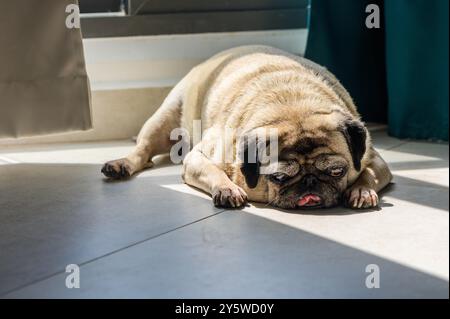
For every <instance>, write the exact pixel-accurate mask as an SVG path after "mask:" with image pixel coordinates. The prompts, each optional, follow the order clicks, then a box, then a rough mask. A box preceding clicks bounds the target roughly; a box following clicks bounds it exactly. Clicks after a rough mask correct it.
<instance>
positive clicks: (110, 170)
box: [101, 82, 183, 179]
mask: <svg viewBox="0 0 450 319" xmlns="http://www.w3.org/2000/svg"><path fill="white" fill-rule="evenodd" d="M182 93H183V86H182V83H181V82H180V83H179V84H178V85H177V86H176V87H175V88H173V89H172V91H171V92H170V93H169V95H168V96H167V98H166V99H165V100H164V102H163V103H162V105H161V106H160V107H159V109H158V110H157V111H156V112H155V114H153V115H152V116H151V117H150V118H149V119H148V120H147V122H145V124H144V126H143V127H142V129H141V131H140V132H139V135H138V137H137V140H136V147H135V148H134V149H133V151H132V152H131V153H130V154H129V155H128V156H126V157H124V158H120V159H117V160H113V161H109V162H107V163H105V164H104V165H103V167H102V169H101V172H102V173H103V174H104V175H105V176H107V177H110V178H116V179H121V178H127V177H129V176H131V175H133V174H135V173H137V172H139V171H141V170H143V169H145V168H148V167H151V166H152V165H153V163H152V158H153V157H154V156H155V155H159V154H164V153H168V152H169V151H170V148H171V147H172V145H173V144H174V143H176V141H171V140H170V132H171V131H172V130H173V129H175V128H177V127H180V125H181V114H182V104H183V102H182Z"/></svg>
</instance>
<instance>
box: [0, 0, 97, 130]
mask: <svg viewBox="0 0 450 319" xmlns="http://www.w3.org/2000/svg"><path fill="white" fill-rule="evenodd" d="M69 4H77V1H74V0H72V1H71V0H8V1H1V9H0V137H21V136H30V135H39V134H49V133H57V132H66V131H72V130H86V129H89V128H91V127H92V120H91V101H90V90H89V81H88V77H87V74H86V68H85V62H84V56H83V44H82V39H81V31H80V29H78V28H67V27H66V17H67V16H68V15H69V13H67V12H66V7H67V5H69Z"/></svg>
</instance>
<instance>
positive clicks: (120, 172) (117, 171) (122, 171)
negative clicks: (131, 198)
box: [101, 158, 133, 179]
mask: <svg viewBox="0 0 450 319" xmlns="http://www.w3.org/2000/svg"><path fill="white" fill-rule="evenodd" d="M101 172H102V173H103V175H105V176H106V177H109V178H115V179H122V178H128V177H130V176H131V175H132V174H133V170H132V164H131V162H130V161H129V160H127V159H126V158H123V159H118V160H115V161H109V162H107V163H105V164H104V165H103V167H102V170H101Z"/></svg>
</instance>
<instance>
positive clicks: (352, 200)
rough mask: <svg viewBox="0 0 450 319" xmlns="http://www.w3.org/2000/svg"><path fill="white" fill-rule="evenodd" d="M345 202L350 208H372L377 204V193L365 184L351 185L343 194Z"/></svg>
mask: <svg viewBox="0 0 450 319" xmlns="http://www.w3.org/2000/svg"><path fill="white" fill-rule="evenodd" d="M344 200H345V204H346V205H347V206H348V207H351V208H372V207H376V206H378V195H377V192H376V191H374V190H373V189H371V188H369V187H365V186H352V187H350V188H349V189H348V190H347V191H346V194H345V199H344Z"/></svg>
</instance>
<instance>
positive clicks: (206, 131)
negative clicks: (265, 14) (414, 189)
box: [106, 46, 391, 206]
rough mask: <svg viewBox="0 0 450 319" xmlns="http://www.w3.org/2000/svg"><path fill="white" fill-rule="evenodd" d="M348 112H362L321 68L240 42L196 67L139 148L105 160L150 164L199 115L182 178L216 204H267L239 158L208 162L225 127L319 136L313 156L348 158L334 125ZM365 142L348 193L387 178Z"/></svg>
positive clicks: (283, 140) (286, 142) (134, 167)
mask: <svg viewBox="0 0 450 319" xmlns="http://www.w3.org/2000/svg"><path fill="white" fill-rule="evenodd" d="M346 118H351V119H355V120H359V119H360V116H359V114H358V113H357V111H356V107H355V105H354V103H353V101H352V99H351V97H350V95H349V94H348V93H347V91H346V90H345V89H344V88H343V86H342V85H341V84H340V83H339V81H338V80H337V79H336V78H335V77H334V76H333V75H332V74H331V73H330V72H328V71H327V70H326V69H325V68H323V67H321V66H319V65H317V64H315V63H313V62H311V61H309V60H306V59H303V58H300V57H297V56H294V55H291V54H288V53H286V52H283V51H281V50H278V49H275V48H271V47H266V46H244V47H238V48H234V49H230V50H227V51H224V52H222V53H219V54H217V55H215V56H213V57H212V58H210V59H208V60H207V61H205V62H204V63H202V64H200V65H198V66H197V67H195V68H193V69H192V70H191V72H189V74H188V75H186V77H185V78H184V79H183V80H182V81H181V82H180V83H179V84H178V85H177V86H176V87H175V88H174V89H173V90H172V92H171V93H170V94H169V96H168V98H167V99H166V100H165V102H164V103H163V105H162V106H161V108H160V109H159V110H158V112H157V113H156V114H155V115H153V116H152V117H151V118H150V119H149V120H148V122H147V123H146V124H145V125H144V127H143V129H142V130H141V133H140V134H139V137H138V145H137V147H136V150H134V151H133V152H132V154H130V155H129V156H128V157H127V158H126V159H121V160H118V161H113V162H110V163H109V164H110V165H111V167H113V170H114V169H115V170H117V169H120V167H121V165H122V164H124V161H125V162H126V163H125V164H127V169H128V170H129V172H128V173H129V175H131V174H133V173H135V172H137V171H139V170H141V169H143V168H145V167H146V166H149V165H151V164H149V163H151V158H152V157H153V156H154V155H157V154H161V153H165V152H168V151H169V149H170V147H171V146H172V145H173V142H172V141H170V140H169V139H168V134H169V133H170V131H171V130H172V129H173V128H175V127H177V126H179V125H181V126H182V127H184V128H186V129H187V130H188V131H189V132H190V135H191V136H192V135H193V121H194V120H201V122H202V132H203V136H202V140H201V142H200V143H199V144H197V145H195V146H194V148H193V149H192V151H191V152H190V153H189V154H188V155H187V157H186V158H185V159H184V167H183V178H184V180H185V182H186V183H188V184H190V185H193V186H195V187H198V188H200V189H202V190H204V191H206V192H208V193H210V194H212V195H213V196H215V197H217V196H218V197H219V198H218V199H217V200H218V201H219V203H220V200H221V199H222V200H227V196H228V197H230V196H231V197H232V200H231V201H232V202H235V204H236V205H233V203H231V204H232V205H231V206H240V205H242V204H243V203H244V202H245V201H246V199H247V198H246V197H247V196H248V199H250V200H252V201H258V202H269V201H270V200H271V196H273V194H271V190H270V187H269V186H268V185H267V183H266V182H265V181H264V180H263V179H260V181H259V183H258V185H257V187H256V188H253V189H250V188H248V187H247V185H246V183H245V181H244V177H243V176H242V173H241V172H240V169H239V168H240V164H239V163H237V162H235V163H229V164H226V163H214V162H212V161H211V156H213V155H214V154H215V152H217V149H216V142H217V140H219V139H221V138H222V137H223V134H224V131H225V129H226V128H227V129H236V130H238V129H240V130H243V131H244V132H252V131H253V130H256V129H260V128H277V129H278V130H279V133H280V134H279V142H280V149H281V148H285V147H289V146H291V145H294V144H295V143H296V142H297V141H299V139H301V138H305V137H314V138H321V139H323V140H324V141H325V142H326V143H325V146H324V147H321V148H320V149H317V150H315V152H317V154H319V153H324V152H329V153H336V154H340V155H342V156H343V157H344V158H346V160H347V161H348V162H349V163H351V162H352V158H351V154H350V153H349V150H348V146H347V144H346V141H345V138H344V136H343V135H342V134H340V133H339V132H338V125H340V123H342V121H343V120H344V119H346ZM236 142H237V140H235V139H234V140H232V141H230V142H229V144H230V145H225V147H230V148H234V147H235V143H236ZM366 148H367V152H366V153H365V155H364V157H363V159H362V163H361V170H360V171H359V172H357V171H356V170H355V169H354V167H353V166H352V165H351V169H350V171H349V174H348V184H349V185H356V186H355V187H357V189H356V188H354V189H350V190H349V191H350V192H351V191H356V190H358V191H359V192H360V193H361V189H362V188H370V189H373V190H374V191H375V192H378V191H379V190H380V189H381V188H382V187H384V186H385V185H386V184H387V183H388V182H389V181H390V180H391V175H390V172H389V169H388V168H387V165H386V164H385V163H384V161H383V160H382V159H381V158H380V157H379V155H378V154H377V153H376V152H375V151H374V150H373V148H372V144H371V139H370V136H369V135H368V136H367V140H366ZM297 160H298V161H299V162H301V161H307V160H308V158H297ZM120 161H122V162H120ZM107 164H108V163H107ZM106 175H108V174H106ZM112 175H114V172H112ZM360 176H362V177H363V180H361V181H360V180H358V177H360ZM113 177H114V176H113ZM375 180H376V182H375ZM233 196H234V197H233ZM349 196H350V197H351V195H349ZM353 197H354V196H353ZM228 199H229V198H228ZM359 199H360V198H359V197H358V200H359Z"/></svg>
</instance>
